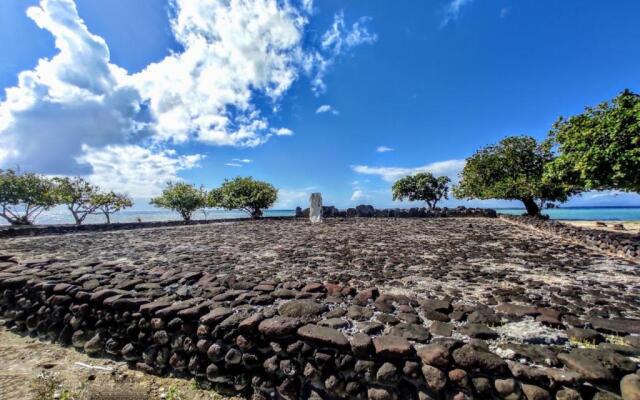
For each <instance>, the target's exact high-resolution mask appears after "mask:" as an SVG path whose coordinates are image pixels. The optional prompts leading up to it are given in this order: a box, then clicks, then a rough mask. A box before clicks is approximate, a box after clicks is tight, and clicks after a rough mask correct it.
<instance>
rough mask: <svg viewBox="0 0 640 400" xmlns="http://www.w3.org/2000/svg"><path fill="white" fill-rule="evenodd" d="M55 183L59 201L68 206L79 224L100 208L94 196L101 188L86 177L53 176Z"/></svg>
mask: <svg viewBox="0 0 640 400" xmlns="http://www.w3.org/2000/svg"><path fill="white" fill-rule="evenodd" d="M53 183H54V184H55V189H54V191H55V195H56V198H57V203H58V204H64V205H66V206H67V208H68V209H69V211H71V215H72V216H73V219H74V220H75V222H76V224H77V225H80V224H82V222H84V220H85V218H86V217H87V216H88V215H89V214H93V213H94V212H95V211H96V209H97V208H98V207H97V205H96V204H94V202H93V198H94V196H95V195H97V194H98V193H99V189H98V187H97V186H95V185H92V184H91V183H89V182H88V181H87V180H85V179H84V178H82V177H79V176H76V177H73V178H69V177H63V178H60V177H56V178H53Z"/></svg>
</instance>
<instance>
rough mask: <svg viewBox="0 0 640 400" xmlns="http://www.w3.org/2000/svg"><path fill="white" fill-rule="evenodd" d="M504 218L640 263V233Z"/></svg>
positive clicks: (518, 217)
mask: <svg viewBox="0 0 640 400" xmlns="http://www.w3.org/2000/svg"><path fill="white" fill-rule="evenodd" d="M502 218H505V219H507V220H509V221H512V222H515V223H518V224H524V225H527V226H530V227H532V228H535V229H538V230H541V231H544V232H548V233H551V234H554V235H558V236H560V237H563V238H566V239H568V240H572V241H576V242H579V243H582V244H584V245H586V246H589V247H593V248H598V249H600V250H602V251H606V252H609V253H614V254H615V253H617V254H620V255H622V256H625V257H628V258H631V259H635V260H637V261H638V262H640V232H638V233H632V232H610V231H603V230H597V229H588V228H583V227H577V226H572V225H569V224H563V223H562V222H561V221H554V220H548V219H541V218H531V217H524V216H507V215H503V216H502Z"/></svg>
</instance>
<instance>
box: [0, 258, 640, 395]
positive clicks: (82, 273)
mask: <svg viewBox="0 0 640 400" xmlns="http://www.w3.org/2000/svg"><path fill="white" fill-rule="evenodd" d="M57 261H58V260H26V261H22V262H18V260H17V259H15V258H13V257H11V256H8V255H5V256H2V255H0V289H1V290H2V291H3V296H2V300H1V302H0V312H1V313H2V315H3V317H4V318H6V319H7V325H8V326H9V327H11V328H12V329H15V330H16V331H21V332H28V333H30V334H32V335H36V336H38V337H40V338H42V339H49V340H53V341H56V342H59V343H61V344H64V345H71V346H74V347H75V348H77V349H79V350H81V351H84V352H86V353H87V354H90V355H93V356H101V355H109V356H113V357H116V358H121V359H124V360H126V361H127V362H128V363H129V364H130V365H131V367H133V368H137V369H139V370H142V371H145V372H148V373H151V374H158V375H165V374H173V375H176V376H184V377H195V378H196V379H198V380H199V381H201V382H202V383H203V384H205V385H211V386H212V387H215V388H216V389H217V390H219V391H229V392H240V393H243V394H246V395H247V396H252V398H253V399H268V398H282V399H298V398H312V399H334V398H336V399H337V398H345V399H367V398H368V399H385V400H386V399H440V398H447V399H460V400H461V399H466V398H502V399H524V398H526V399H540V400H543V399H549V398H554V397H555V398H556V399H579V398H585V399H589V398H598V399H602V398H616V397H615V396H617V393H621V394H622V395H623V396H624V399H625V400H629V399H637V396H638V395H639V394H640V385H638V379H637V376H638V375H637V364H636V362H634V361H633V360H632V359H630V358H628V357H627V356H638V355H640V342H639V341H638V340H637V339H638V337H639V336H634V334H640V321H638V320H613V319H592V320H591V325H592V328H594V329H597V330H599V331H601V332H618V333H620V332H623V333H626V334H629V333H631V334H632V335H630V336H627V337H626V338H625V339H624V340H625V344H626V345H624V346H621V345H611V344H609V346H600V345H599V346H598V347H597V348H595V349H573V350H571V351H567V350H566V349H562V348H555V349H554V348H552V347H544V346H533V347H531V346H525V345H506V348H507V350H509V351H510V352H511V353H512V355H513V354H516V355H517V357H513V356H512V357H511V358H510V359H508V360H505V359H503V358H502V357H500V356H499V355H497V354H495V353H494V352H492V348H491V346H490V343H491V341H492V340H494V339H496V338H497V337H498V334H497V332H496V331H494V330H493V329H492V328H491V326H492V325H494V326H495V325H499V324H500V323H501V321H502V318H507V319H516V320H518V319H522V318H532V317H535V318H536V321H539V322H541V323H543V324H545V325H548V326H556V327H559V326H563V325H564V324H570V322H571V321H575V320H576V319H575V318H574V319H571V318H570V317H571V316H570V315H567V316H566V317H565V316H563V315H562V313H561V312H559V311H557V310H552V309H545V308H540V307H532V306H522V305H516V304H511V303H505V304H501V305H498V306H497V307H495V308H492V307H488V306H485V305H476V306H471V305H469V304H465V303H455V304H453V303H452V301H451V299H437V298H432V299H418V298H412V297H409V296H405V295H397V294H396V295H392V294H388V293H387V294H385V293H382V294H381V293H380V292H379V290H378V289H376V288H369V289H360V290H357V289H356V288H352V287H350V286H348V285H341V284H336V283H318V282H311V283H309V282H298V281H287V282H280V281H275V280H274V281H262V282H250V281H248V280H242V279H236V278H235V277H234V276H233V275H225V276H217V275H213V274H208V273H206V272H202V271H188V270H187V271H185V270H182V271H168V272H163V273H161V271H154V270H153V269H151V270H145V271H139V270H136V271H135V274H133V272H132V271H133V270H132V269H131V268H130V267H125V266H120V265H117V264H110V263H100V262H98V261H95V262H83V263H77V264H69V263H60V262H57ZM176 288H177V289H176ZM184 288H188V290H183V289H184ZM425 320H429V321H431V325H430V326H429V327H428V328H427V327H426V326H425V324H424V321H425ZM462 322H465V323H464V324H463V323H462ZM576 324H579V325H584V324H585V321H579V322H576ZM454 328H455V331H456V335H452V330H453V329H454ZM355 332H357V333H355ZM571 335H574V336H575V337H579V338H583V339H585V340H586V339H589V340H591V339H593V340H594V341H595V340H596V339H597V338H598V337H599V335H600V334H599V333H598V332H597V331H594V330H585V329H574V332H572V333H571ZM463 339H464V340H463ZM602 344H606V343H602ZM524 359H528V360H529V361H530V362H527V363H525V362H524V361H523V360H524ZM547 360H549V361H547ZM536 364H538V365H536ZM539 364H547V365H548V366H546V367H540V366H539ZM561 366H564V367H566V368H565V369H561V368H559V367H561ZM606 396H609V397H606ZM612 396H613V397H612ZM634 396H636V397H634Z"/></svg>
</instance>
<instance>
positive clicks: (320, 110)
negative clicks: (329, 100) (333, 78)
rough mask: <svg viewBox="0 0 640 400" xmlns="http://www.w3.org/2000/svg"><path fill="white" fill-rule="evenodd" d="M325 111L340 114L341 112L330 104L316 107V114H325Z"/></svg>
mask: <svg viewBox="0 0 640 400" xmlns="http://www.w3.org/2000/svg"><path fill="white" fill-rule="evenodd" d="M324 113H331V114H333V115H338V114H340V111H338V110H336V109H335V108H333V107H332V106H331V105H329V104H323V105H321V106H320V107H318V108H317V109H316V114H324Z"/></svg>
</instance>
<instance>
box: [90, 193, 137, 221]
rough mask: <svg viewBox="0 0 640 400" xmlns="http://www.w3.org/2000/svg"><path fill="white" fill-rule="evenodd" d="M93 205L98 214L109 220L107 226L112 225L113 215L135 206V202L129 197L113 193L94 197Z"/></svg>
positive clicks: (92, 199) (99, 194)
mask: <svg viewBox="0 0 640 400" xmlns="http://www.w3.org/2000/svg"><path fill="white" fill-rule="evenodd" d="M91 203H92V204H93V205H94V206H95V207H96V209H95V213H96V214H97V213H102V214H103V215H104V217H105V218H106V219H107V224H110V223H111V214H114V213H117V212H118V211H122V210H124V209H125V208H129V207H132V206H133V201H132V200H131V198H129V196H127V195H125V194H120V193H115V192H113V191H111V192H108V193H98V194H95V195H93V196H92V198H91Z"/></svg>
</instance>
